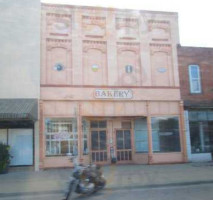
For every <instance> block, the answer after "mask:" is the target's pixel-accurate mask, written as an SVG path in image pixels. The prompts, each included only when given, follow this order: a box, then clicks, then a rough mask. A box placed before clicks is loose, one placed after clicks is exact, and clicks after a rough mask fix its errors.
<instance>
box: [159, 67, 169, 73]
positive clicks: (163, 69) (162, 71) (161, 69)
mask: <svg viewBox="0 0 213 200" xmlns="http://www.w3.org/2000/svg"><path fill="white" fill-rule="evenodd" d="M157 70H158V72H160V73H165V72H166V71H167V69H166V68H165V67H160V68H158V69H157Z"/></svg>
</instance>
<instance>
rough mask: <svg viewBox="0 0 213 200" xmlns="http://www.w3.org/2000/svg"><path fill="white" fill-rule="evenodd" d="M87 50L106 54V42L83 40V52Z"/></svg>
mask: <svg viewBox="0 0 213 200" xmlns="http://www.w3.org/2000/svg"><path fill="white" fill-rule="evenodd" d="M89 49H97V50H100V51H102V53H106V42H105V41H91V40H84V41H83V52H88V50H89Z"/></svg>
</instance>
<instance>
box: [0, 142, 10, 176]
mask: <svg viewBox="0 0 213 200" xmlns="http://www.w3.org/2000/svg"><path fill="white" fill-rule="evenodd" d="M9 149H10V146H9V145H6V144H3V143H0V173H3V172H5V171H7V168H8V166H9V164H10V158H11V156H10V153H9Z"/></svg>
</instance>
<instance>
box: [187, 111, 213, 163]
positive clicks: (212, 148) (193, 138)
mask: <svg viewBox="0 0 213 200" xmlns="http://www.w3.org/2000/svg"><path fill="white" fill-rule="evenodd" d="M185 119H186V123H185V124H186V125H187V127H186V130H187V134H186V135H187V150H188V155H189V160H190V161H199V162H201V161H211V160H212V153H213V111H212V110H211V109H190V110H188V111H185Z"/></svg>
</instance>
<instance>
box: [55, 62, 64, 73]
mask: <svg viewBox="0 0 213 200" xmlns="http://www.w3.org/2000/svg"><path fill="white" fill-rule="evenodd" d="M53 69H54V70H55V71H62V70H64V66H63V65H62V64H60V63H57V64H56V65H55V66H54V67H53Z"/></svg>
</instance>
